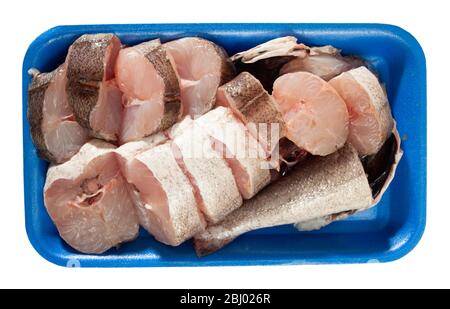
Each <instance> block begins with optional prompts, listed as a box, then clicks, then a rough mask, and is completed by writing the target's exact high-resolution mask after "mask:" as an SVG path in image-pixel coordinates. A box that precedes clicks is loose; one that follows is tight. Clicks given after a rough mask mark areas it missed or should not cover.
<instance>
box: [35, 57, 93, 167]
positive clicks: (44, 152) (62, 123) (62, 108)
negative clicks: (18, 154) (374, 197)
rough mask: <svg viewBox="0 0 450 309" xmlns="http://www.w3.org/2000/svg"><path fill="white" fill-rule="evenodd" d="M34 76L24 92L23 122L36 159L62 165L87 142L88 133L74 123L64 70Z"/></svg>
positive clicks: (37, 73)
mask: <svg viewBox="0 0 450 309" xmlns="http://www.w3.org/2000/svg"><path fill="white" fill-rule="evenodd" d="M31 72H34V73H36V74H35V75H34V76H33V79H32V81H31V84H30V86H29V88H28V111H27V118H28V122H29V124H30V132H31V137H32V139H33V143H34V145H35V146H36V148H37V150H38V152H39V155H40V156H41V157H42V158H43V159H45V160H47V161H50V162H53V163H63V162H65V161H67V160H69V159H70V158H71V157H72V156H74V155H75V154H76V153H77V152H78V150H80V148H81V146H82V145H83V144H84V143H85V142H87V141H88V139H89V137H88V132H87V130H85V129H84V128H82V127H81V126H80V125H79V124H78V123H77V122H76V121H75V119H74V117H73V111H72V108H71V107H70V106H69V103H68V101H67V96H66V90H65V88H66V68H65V66H64V65H61V66H60V67H58V68H57V69H56V70H54V71H52V72H50V73H39V72H37V71H31Z"/></svg>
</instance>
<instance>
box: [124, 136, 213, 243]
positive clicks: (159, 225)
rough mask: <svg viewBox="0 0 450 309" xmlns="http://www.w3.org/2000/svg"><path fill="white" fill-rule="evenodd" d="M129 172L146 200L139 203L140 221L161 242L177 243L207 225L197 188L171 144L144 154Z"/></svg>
mask: <svg viewBox="0 0 450 309" xmlns="http://www.w3.org/2000/svg"><path fill="white" fill-rule="evenodd" d="M129 171H130V173H129V181H130V182H131V183H132V184H133V185H134V187H135V188H136V191H137V192H139V194H140V199H141V200H142V201H143V202H144V203H145V204H144V205H137V206H138V207H139V211H138V215H139V216H140V217H141V218H140V222H141V224H142V225H143V227H144V228H145V229H146V230H147V231H148V232H149V233H150V234H152V235H153V236H154V237H155V238H156V239H157V240H158V241H160V242H163V243H165V244H167V245H172V246H177V245H179V244H181V243H182V242H184V241H185V240H187V239H189V238H191V237H192V236H194V235H195V234H197V233H199V232H201V231H202V230H203V229H204V228H205V221H204V219H203V217H202V214H201V213H200V211H199V209H198V208H197V202H196V199H195V196H194V192H193V188H192V186H191V184H190V182H189V179H188V178H187V177H186V176H185V175H184V173H183V171H182V170H181V169H180V168H179V166H178V164H177V162H176V159H175V156H174V155H173V153H172V145H171V144H170V143H166V144H162V145H159V146H156V147H154V148H151V149H149V150H147V151H144V152H143V153H140V154H139V155H138V156H137V157H136V158H135V159H134V160H133V161H132V162H131V164H130V168H129Z"/></svg>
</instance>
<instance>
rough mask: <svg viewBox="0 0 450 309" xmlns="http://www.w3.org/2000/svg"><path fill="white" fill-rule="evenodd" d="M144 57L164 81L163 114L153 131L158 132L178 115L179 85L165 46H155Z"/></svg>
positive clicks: (179, 103)
mask: <svg viewBox="0 0 450 309" xmlns="http://www.w3.org/2000/svg"><path fill="white" fill-rule="evenodd" d="M145 57H146V58H147V59H148V61H149V62H150V63H151V64H152V65H153V67H154V68H155V70H156V71H157V72H158V74H159V75H160V76H161V78H162V79H163V81H164V87H165V89H164V99H163V101H164V116H163V118H162V119H161V123H160V125H159V126H158V128H157V129H156V130H155V131H154V132H159V131H162V130H166V129H168V128H169V127H171V126H172V125H173V124H174V123H175V122H176V121H177V120H178V119H179V117H180V113H181V101H180V85H179V83H178V78H177V73H176V72H175V69H174V67H173V65H172V62H171V61H170V58H169V54H168V53H167V49H166V47H165V46H163V45H159V46H156V47H155V48H153V49H152V50H150V51H149V52H148V53H146V54H145Z"/></svg>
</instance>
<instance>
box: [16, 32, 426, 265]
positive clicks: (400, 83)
mask: <svg viewBox="0 0 450 309" xmlns="http://www.w3.org/2000/svg"><path fill="white" fill-rule="evenodd" d="M95 32H114V33H116V34H117V35H118V36H120V38H121V40H122V42H124V43H125V44H135V43H138V42H141V41H144V40H149V39H152V38H156V37H159V38H161V40H163V41H167V40H172V39H176V38H180V37H184V36H201V37H204V38H207V39H210V40H212V41H214V42H216V43H218V44H220V45H222V46H223V47H225V49H226V50H227V51H228V53H229V54H230V55H231V54H234V53H235V52H238V51H242V50H246V49H248V48H250V47H253V46H255V45H257V44H259V43H262V42H265V41H267V40H269V39H272V38H275V37H279V36H285V35H294V36H296V37H297V38H298V39H299V41H300V42H303V43H306V44H307V45H325V44H331V45H333V46H336V47H338V48H341V49H342V50H343V53H345V54H355V55H360V56H362V57H364V58H365V59H367V60H369V61H370V63H371V65H372V66H373V67H374V68H375V69H376V70H377V71H378V72H379V74H380V78H381V80H382V81H384V82H385V83H386V88H387V92H388V95H389V100H390V103H391V106H392V111H393V114H394V117H395V119H396V120H397V125H398V129H399V132H400V134H401V136H402V139H403V141H402V148H403V149H404V151H405V153H404V156H403V158H402V160H401V162H400V165H399V167H398V169H397V174H396V177H395V179H394V181H393V182H392V184H391V186H390V188H389V189H388V191H387V192H386V193H385V195H384V197H383V199H382V201H381V203H380V204H379V205H378V206H377V207H376V208H373V209H370V210H368V211H366V212H362V213H359V214H357V215H354V216H352V217H350V218H349V219H347V220H344V221H341V222H336V223H334V224H332V225H330V226H328V227H326V228H324V229H322V230H320V231H316V232H302V233H300V232H298V231H296V230H295V229H294V228H293V227H292V226H282V227H276V228H268V229H262V230H259V231H255V232H251V233H248V234H246V235H243V236H242V237H240V238H238V239H237V240H235V241H234V242H233V243H232V244H230V245H228V246H226V247H225V248H223V249H222V250H220V251H218V252H217V253H215V254H212V255H210V256H207V257H203V258H198V257H197V256H196V255H195V253H194V250H193V248H192V244H191V243H190V242H187V243H185V244H183V245H181V246H179V247H177V248H172V247H168V246H165V245H163V244H161V243H158V242H156V241H155V240H154V239H153V238H152V237H151V236H149V235H148V234H146V233H145V232H141V236H140V237H139V238H138V239H137V240H136V241H134V242H131V243H128V244H125V245H123V246H121V248H120V249H119V250H115V249H113V250H110V251H109V252H107V253H105V254H103V255H83V254H79V253H77V252H76V251H75V250H73V249H71V248H70V247H69V246H67V245H66V244H65V243H64V242H63V241H62V240H61V238H60V237H59V236H58V233H57V231H56V228H55V226H54V225H53V223H52V222H51V220H50V218H49V216H48V215H47V212H46V210H45V207H44V204H43V194H42V191H43V186H44V182H45V175H46V171H47V163H46V162H44V161H42V160H40V159H39V158H38V156H37V153H36V149H35V147H34V146H33V143H32V141H31V137H30V133H29V125H28V121H27V119H26V110H27V87H28V83H29V81H30V78H29V76H28V75H27V70H28V69H29V68H30V67H36V68H38V69H39V70H41V71H50V70H53V69H54V68H56V67H57V66H58V65H59V64H60V63H62V62H63V61H64V57H65V55H66V52H67V49H68V47H69V45H70V44H71V43H72V42H73V41H74V40H75V39H76V38H77V37H78V36H80V35H81V34H84V33H95ZM22 74H23V144H24V153H23V154H24V183H25V187H24V193H25V215H26V229H27V233H28V237H29V239H30V242H31V244H32V245H33V246H34V248H35V249H36V250H37V251H38V252H39V253H40V254H41V255H42V256H43V257H44V258H45V259H47V260H49V261H51V262H53V263H56V264H58V265H63V266H81V267H126V266H204V265H255V264H259V265H267V264H302V263H308V264H309V263H313V264H317V263H365V262H378V261H379V262H385V261H392V260H395V259H398V258H400V257H402V256H404V255H405V254H407V253H408V252H409V251H410V250H412V249H413V248H414V246H415V245H416V244H417V242H418V241H419V240H420V237H421V236H422V233H423V231H424V227H425V206H426V68H425V56H424V54H423V51H422V49H421V47H420V45H419V43H418V42H417V41H416V40H415V39H414V37H412V36H411V35H410V34H409V33H408V32H406V31H404V30H403V29H401V28H398V27H395V26H390V25H381V24H148V25H94V26H62V27H56V28H53V29H50V30H48V31H46V32H45V33H43V34H42V35H40V36H39V37H38V38H37V39H36V40H35V41H34V42H33V43H32V44H31V45H30V47H29V49H28V51H27V53H26V56H25V59H24V63H23V73H22Z"/></svg>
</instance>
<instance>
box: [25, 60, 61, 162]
mask: <svg viewBox="0 0 450 309" xmlns="http://www.w3.org/2000/svg"><path fill="white" fill-rule="evenodd" d="M58 70H59V68H57V69H55V70H54V71H52V72H50V73H39V74H37V75H36V76H34V77H33V79H32V81H31V84H30V85H29V87H28V110H27V118H28V123H29V124H30V133H31V138H32V139H33V143H34V145H36V148H37V150H38V153H39V156H41V157H42V158H43V159H45V160H47V161H50V162H55V161H56V158H55V157H54V156H53V155H52V153H51V152H50V151H48V149H47V147H46V145H45V138H44V134H43V132H42V120H43V118H44V115H43V106H44V98H45V91H46V90H47V88H48V86H49V85H50V83H51V81H52V79H53V77H54V76H55V74H56V72H57V71H58Z"/></svg>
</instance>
